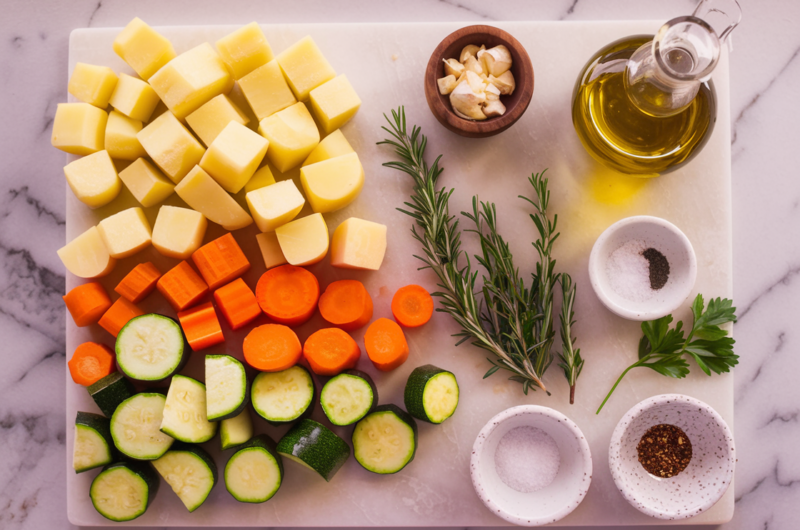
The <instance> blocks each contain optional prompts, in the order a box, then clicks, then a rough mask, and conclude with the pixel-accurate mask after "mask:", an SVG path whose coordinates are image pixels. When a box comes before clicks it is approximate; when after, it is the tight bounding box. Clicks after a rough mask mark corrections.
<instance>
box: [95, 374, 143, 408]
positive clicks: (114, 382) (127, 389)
mask: <svg viewBox="0 0 800 530" xmlns="http://www.w3.org/2000/svg"><path fill="white" fill-rule="evenodd" d="M87 390H88V391H89V395H90V396H92V399H93V400H94V402H95V403H97V406H98V407H99V408H100V410H101V411H102V412H103V414H105V416H106V417H107V418H110V417H111V416H113V415H114V411H115V410H117V407H118V406H119V404H120V403H122V402H123V401H125V400H126V399H128V398H129V397H131V396H133V395H134V394H136V390H134V388H133V384H132V383H131V382H130V381H128V380H127V379H126V378H125V376H124V375H122V374H121V373H120V372H114V373H112V374H108V375H107V376H105V377H104V378H102V379H100V380H99V381H97V382H96V383H94V384H93V385H90V386H89V387H87Z"/></svg>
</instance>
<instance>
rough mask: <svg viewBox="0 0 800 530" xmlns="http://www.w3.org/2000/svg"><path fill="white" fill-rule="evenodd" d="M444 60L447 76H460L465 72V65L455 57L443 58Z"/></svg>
mask: <svg viewBox="0 0 800 530" xmlns="http://www.w3.org/2000/svg"><path fill="white" fill-rule="evenodd" d="M442 61H444V75H445V76H448V75H452V76H454V77H456V78H458V77H460V76H461V74H462V73H464V65H463V64H461V63H460V62H458V61H456V60H455V59H442Z"/></svg>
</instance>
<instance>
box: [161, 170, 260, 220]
mask: <svg viewBox="0 0 800 530" xmlns="http://www.w3.org/2000/svg"><path fill="white" fill-rule="evenodd" d="M175 192H176V193H177V194H178V195H179V196H180V198H181V199H183V200H184V201H186V204H188V205H189V206H191V207H192V208H194V209H195V210H197V211H198V212H200V213H202V214H203V215H205V216H206V218H207V219H208V220H209V221H211V222H212V223H217V224H218V225H220V226H222V228H224V229H225V230H229V231H233V230H238V229H240V228H244V227H246V226H249V225H250V224H251V223H252V222H253V219H252V218H251V217H250V216H249V215H248V214H247V212H245V211H244V208H242V207H241V206H239V203H238V202H236V201H235V200H233V197H231V196H230V195H228V193H227V192H226V191H225V190H224V189H222V186H220V185H219V184H217V182H216V181H215V180H214V179H213V178H211V176H210V175H209V174H208V173H206V172H205V171H203V168H201V167H200V166H195V167H194V168H193V169H192V170H191V171H190V172H189V174H188V175H186V177H185V178H184V179H183V180H182V181H181V183H180V184H178V185H177V186H175Z"/></svg>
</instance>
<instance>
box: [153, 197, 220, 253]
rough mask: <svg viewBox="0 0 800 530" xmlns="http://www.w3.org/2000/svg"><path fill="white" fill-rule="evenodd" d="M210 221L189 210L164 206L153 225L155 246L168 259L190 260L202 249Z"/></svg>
mask: <svg viewBox="0 0 800 530" xmlns="http://www.w3.org/2000/svg"><path fill="white" fill-rule="evenodd" d="M207 226H208V221H206V218H205V216H204V215H203V214H201V213H200V212H197V211H195V210H190V209H189V208H178V207H177V206H162V207H161V208H160V209H159V210H158V216H157V217H156V223H155V225H153V246H154V247H155V248H156V250H158V251H159V252H160V253H161V254H162V255H164V256H167V257H168V258H175V259H189V256H191V255H192V253H193V252H194V251H195V250H197V249H198V248H200V245H201V244H202V243H203V237H204V236H205V235H206V227H207Z"/></svg>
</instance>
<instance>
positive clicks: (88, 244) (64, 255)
mask: <svg viewBox="0 0 800 530" xmlns="http://www.w3.org/2000/svg"><path fill="white" fill-rule="evenodd" d="M58 257H59V258H61V261H62V262H63V263H64V266H65V267H66V268H67V270H68V271H69V272H71V273H72V274H74V275H75V276H77V277H79V278H99V277H100V276H105V275H106V274H108V273H109V272H111V270H112V269H113V268H114V265H116V264H117V260H115V259H114V258H112V257H111V255H110V254H109V253H108V249H107V248H106V245H105V243H103V238H102V237H100V232H99V231H98V230H97V227H96V226H93V227H91V228H90V229H89V230H87V231H86V232H84V233H82V234H81V235H79V236H78V237H76V238H75V239H73V240H72V241H70V242H69V243H67V244H66V245H65V246H63V247H61V248H60V249H58Z"/></svg>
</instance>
